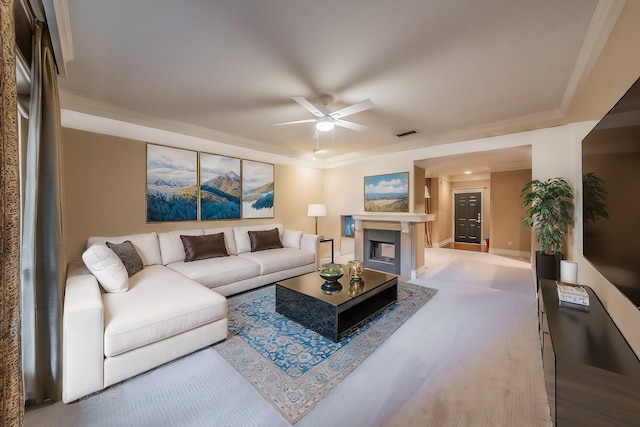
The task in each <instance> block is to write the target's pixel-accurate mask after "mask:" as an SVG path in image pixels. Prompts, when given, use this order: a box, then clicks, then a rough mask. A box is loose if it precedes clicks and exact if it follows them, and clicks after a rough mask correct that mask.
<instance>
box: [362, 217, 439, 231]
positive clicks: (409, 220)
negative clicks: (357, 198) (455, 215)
mask: <svg viewBox="0 0 640 427" xmlns="http://www.w3.org/2000/svg"><path fill="white" fill-rule="evenodd" d="M352 217H353V219H354V220H355V223H356V224H355V225H356V230H362V221H382V222H399V223H400V225H401V227H402V232H403V233H409V229H410V227H409V225H410V224H419V223H423V222H428V221H435V219H436V215H435V214H421V213H389V214H385V213H370V214H358V215H352Z"/></svg>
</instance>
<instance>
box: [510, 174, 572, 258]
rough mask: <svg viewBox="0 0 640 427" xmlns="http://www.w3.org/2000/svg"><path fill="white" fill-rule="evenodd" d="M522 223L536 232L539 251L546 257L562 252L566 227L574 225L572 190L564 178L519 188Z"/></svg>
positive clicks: (528, 184)
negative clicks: (525, 213)
mask: <svg viewBox="0 0 640 427" xmlns="http://www.w3.org/2000/svg"><path fill="white" fill-rule="evenodd" d="M521 196H522V197H524V202H523V203H522V207H526V208H528V209H527V217H526V218H525V219H524V220H523V223H524V224H525V225H526V226H528V227H531V228H532V229H533V230H534V232H535V233H536V241H537V242H538V246H539V247H540V250H541V251H542V252H543V253H544V254H546V255H553V254H557V253H560V252H561V249H562V245H563V242H564V238H565V236H566V234H567V228H568V226H569V225H570V224H572V223H573V189H572V188H571V186H570V185H569V183H568V182H567V181H566V180H565V179H564V178H551V179H548V180H546V181H540V180H537V179H534V180H532V181H529V182H528V183H527V184H526V185H525V186H524V188H523V189H522V192H521Z"/></svg>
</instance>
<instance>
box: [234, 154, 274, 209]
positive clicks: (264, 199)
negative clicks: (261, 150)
mask: <svg viewBox="0 0 640 427" xmlns="http://www.w3.org/2000/svg"><path fill="white" fill-rule="evenodd" d="M273 169H274V167H273V165H272V164H270V163H262V162H254V161H252V160H242V218H273V217H274V209H273V206H274V188H273V184H274V173H273Z"/></svg>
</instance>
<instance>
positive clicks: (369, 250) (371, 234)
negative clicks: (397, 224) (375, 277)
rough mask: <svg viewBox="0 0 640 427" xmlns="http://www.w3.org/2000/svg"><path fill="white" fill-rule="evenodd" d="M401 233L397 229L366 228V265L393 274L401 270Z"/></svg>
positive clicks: (364, 254)
mask: <svg viewBox="0 0 640 427" xmlns="http://www.w3.org/2000/svg"><path fill="white" fill-rule="evenodd" d="M401 249H402V247H401V235H400V231H397V230H376V229H365V230H364V251H363V258H364V261H363V262H364V267H365V268H370V269H372V270H377V271H382V272H385V273H391V274H398V275H399V274H400V272H401V265H402V264H401V256H402V250H401Z"/></svg>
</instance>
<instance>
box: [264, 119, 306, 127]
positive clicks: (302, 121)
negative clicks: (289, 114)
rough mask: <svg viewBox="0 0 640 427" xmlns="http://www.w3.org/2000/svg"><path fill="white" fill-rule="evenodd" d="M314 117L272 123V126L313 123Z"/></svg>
mask: <svg viewBox="0 0 640 427" xmlns="http://www.w3.org/2000/svg"><path fill="white" fill-rule="evenodd" d="M315 121H316V119H305V120H294V121H292V122H282V123H274V124H273V125H274V126H284V125H296V124H298V123H313V122H315Z"/></svg>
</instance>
